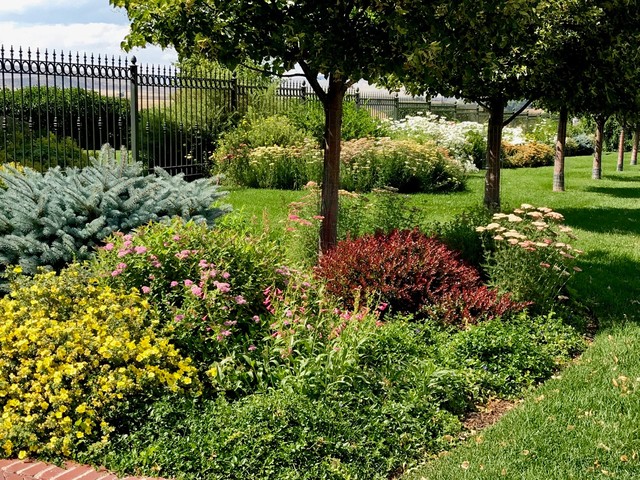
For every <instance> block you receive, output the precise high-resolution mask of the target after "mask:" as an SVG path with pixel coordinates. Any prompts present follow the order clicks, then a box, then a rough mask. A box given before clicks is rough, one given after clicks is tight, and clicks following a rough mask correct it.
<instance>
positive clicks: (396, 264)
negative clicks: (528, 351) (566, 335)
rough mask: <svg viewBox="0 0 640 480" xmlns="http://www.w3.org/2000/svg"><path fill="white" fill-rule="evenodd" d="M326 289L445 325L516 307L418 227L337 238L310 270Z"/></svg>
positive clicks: (343, 297)
mask: <svg viewBox="0 0 640 480" xmlns="http://www.w3.org/2000/svg"><path fill="white" fill-rule="evenodd" d="M315 272H316V275H317V276H318V277H320V278H323V279H324V280H325V281H326V283H327V291H328V292H329V293H330V294H332V295H334V296H336V297H338V298H340V299H341V300H342V301H343V302H344V305H345V307H347V308H352V307H353V305H354V303H355V301H356V298H365V297H368V296H371V295H373V296H379V297H380V300H381V301H382V302H385V303H388V304H389V306H390V308H391V310H392V311H394V312H404V313H414V314H423V315H429V316H434V317H436V318H439V319H440V320H442V321H444V322H445V323H449V324H465V323H475V322H476V321H477V320H478V319H480V318H482V317H495V316H501V315H503V314H505V313H507V312H512V311H518V310H522V309H523V308H524V307H525V306H526V305H525V304H516V303H515V302H512V301H511V300H510V299H509V298H508V297H499V296H498V295H497V293H496V292H495V291H493V290H489V289H488V288H487V287H486V286H483V285H482V281H481V278H480V274H479V273H478V271H477V270H476V269H475V268H473V267H471V266H468V265H466V264H465V263H464V262H463V261H462V260H460V258H459V257H458V254H457V253H456V252H454V251H453V250H451V249H449V248H448V247H447V246H446V245H445V244H444V243H442V242H441V241H439V240H437V239H435V238H432V237H428V236H426V235H425V234H423V233H421V232H420V231H418V230H402V231H393V232H391V233H390V234H386V235H385V234H376V235H367V236H364V237H360V238H357V239H355V240H345V241H342V242H339V243H338V245H337V246H336V247H335V248H334V249H333V250H331V251H329V252H327V253H326V254H324V255H323V256H322V257H321V258H320V261H319V263H318V266H317V267H316V269H315Z"/></svg>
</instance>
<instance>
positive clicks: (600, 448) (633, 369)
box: [229, 154, 640, 480]
mask: <svg viewBox="0 0 640 480" xmlns="http://www.w3.org/2000/svg"><path fill="white" fill-rule="evenodd" d="M626 163H627V164H628V160H627V162H626ZM603 164H604V165H603V171H604V172H605V173H604V176H603V179H602V180H599V181H598V180H592V179H591V158H590V157H573V158H569V159H567V171H566V186H567V191H566V192H560V193H559V192H552V188H551V186H552V169H551V168H538V169H519V170H504V171H503V172H502V189H501V195H502V202H503V206H504V207H505V208H503V210H504V209H506V207H508V206H511V207H516V206H518V205H520V204H521V203H531V204H533V205H536V206H541V205H545V206H548V207H551V208H553V209H554V210H557V211H559V212H561V213H563V214H564V215H565V217H566V224H567V225H569V226H571V227H573V228H574V230H575V233H576V235H577V236H578V241H577V242H576V246H577V247H578V248H582V249H583V250H585V252H586V253H585V254H584V255H583V256H582V257H580V262H579V264H580V266H581V268H582V269H583V272H582V273H581V274H580V275H576V276H575V278H574V281H573V283H572V285H571V287H572V288H573V289H574V290H575V294H576V295H577V296H578V297H579V298H581V299H582V300H583V301H584V302H585V303H586V304H587V305H588V306H589V307H590V309H591V310H592V311H593V312H594V314H595V316H596V317H597V319H598V322H599V325H600V331H599V333H598V334H597V335H596V337H595V339H594V342H593V345H592V346H591V347H590V348H589V350H588V351H587V352H586V353H585V354H584V355H583V356H582V357H581V358H580V359H579V360H577V361H576V363H575V365H573V366H571V367H570V368H568V369H566V370H565V371H564V372H562V373H561V374H560V375H558V377H557V378H555V379H553V380H550V381H549V382H547V383H546V384H545V385H543V386H541V387H540V388H539V389H537V390H535V391H532V392H530V393H529V394H528V395H527V397H526V398H525V400H524V401H523V402H522V404H520V405H519V406H518V407H517V408H515V409H514V410H513V411H512V412H510V413H509V414H507V415H506V416H505V417H504V418H503V419H502V420H501V421H500V422H498V423H497V424H496V425H495V426H494V427H491V428H489V429H487V430H485V431H483V432H481V433H480V434H478V435H477V436H474V437H472V438H471V439H470V440H468V441H467V442H465V443H464V444H462V445H460V446H458V447H457V448H452V451H451V452H450V454H448V455H446V456H442V457H439V458H437V459H433V460H431V461H430V462H428V463H427V464H425V465H423V466H422V467H420V468H417V469H415V470H414V471H412V472H409V473H407V474H406V475H405V476H404V477H403V479H406V480H414V479H429V480H436V479H495V478H514V479H515V478H517V479H565V478H567V479H568V478H575V479H582V478H585V479H586V478H596V477H600V476H602V477H613V478H624V479H631V478H638V476H639V475H640V434H639V431H638V425H640V324H639V323H640V322H639V320H640V308H639V307H640V216H639V215H638V211H639V209H638V201H639V199H640V168H639V167H637V166H635V167H630V166H628V165H627V164H625V171H624V172H616V171H615V155H614V154H607V155H605V157H604V161H603ZM483 183H484V180H483V177H482V175H481V174H476V175H473V176H472V177H471V178H470V179H469V183H468V189H467V190H466V191H464V192H459V193H453V194H448V195H427V194H424V195H422V194H418V195H412V196H411V197H409V199H408V203H409V204H411V205H414V206H416V207H417V208H419V210H420V212H421V215H422V216H423V217H424V219H425V220H427V221H446V220H448V219H451V218H453V217H455V216H456V215H459V214H460V213H461V212H464V211H466V210H470V209H473V208H476V207H478V206H479V205H480V203H481V201H482V189H483ZM300 196H302V193H301V192H274V191H251V190H241V191H234V192H233V193H232V194H231V196H230V198H229V200H230V202H231V203H232V204H233V205H234V206H235V207H243V208H244V209H245V210H246V211H247V212H249V213H251V214H253V215H256V216H258V217H264V218H267V219H270V223H271V224H272V225H277V224H278V223H277V222H278V221H279V219H283V218H285V216H286V211H287V209H286V204H287V202H289V201H294V200H296V199H298V198H300Z"/></svg>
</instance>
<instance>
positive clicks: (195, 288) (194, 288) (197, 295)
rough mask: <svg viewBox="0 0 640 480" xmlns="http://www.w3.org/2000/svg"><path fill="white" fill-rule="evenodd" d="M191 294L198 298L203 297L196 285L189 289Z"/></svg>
mask: <svg viewBox="0 0 640 480" xmlns="http://www.w3.org/2000/svg"><path fill="white" fill-rule="evenodd" d="M191 293H193V294H194V295H195V296H196V297H198V298H202V297H203V296H204V294H203V292H202V289H201V288H200V287H199V286H197V285H194V286H192V287H191Z"/></svg>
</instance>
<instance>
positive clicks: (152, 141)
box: [0, 46, 487, 177]
mask: <svg viewBox="0 0 640 480" xmlns="http://www.w3.org/2000/svg"><path fill="white" fill-rule="evenodd" d="M0 81H1V84H0V88H1V90H0V163H8V162H17V163H21V164H23V165H27V166H30V167H32V168H36V169H39V170H45V169H48V168H51V167H53V166H57V165H60V166H64V167H68V166H83V165H86V164H88V162H89V160H90V158H91V157H95V156H97V155H98V151H99V150H100V148H101V146H102V145H104V144H105V143H109V144H110V145H111V146H112V147H115V148H116V149H117V150H118V151H119V152H120V153H118V155H119V156H127V157H128V156H130V157H132V158H133V159H135V160H139V161H142V162H143V163H144V164H145V165H146V166H147V167H148V168H149V170H153V169H154V168H156V167H161V168H163V169H165V170H167V171H169V172H170V173H179V172H182V173H184V174H185V176H187V177H199V176H203V175H206V174H207V173H208V171H209V157H210V156H211V154H212V152H213V150H214V149H215V148H216V144H217V141H218V138H219V136H220V134H221V133H222V132H223V131H225V130H226V129H228V128H229V127H230V126H232V125H235V124H237V122H238V120H239V119H240V118H241V117H242V116H243V115H244V114H245V113H246V112H247V111H248V109H249V108H250V107H253V108H256V109H261V110H263V111H265V110H266V111H269V112H272V113H278V112H283V111H284V110H286V109H288V108H292V107H297V108H300V107H301V106H302V108H304V106H305V105H309V104H310V103H312V102H314V101H317V97H316V96H315V94H314V93H313V91H312V90H311V89H310V88H309V87H308V86H307V84H306V83H305V82H304V81H287V82H281V83H274V82H271V81H270V80H268V79H266V80H261V79H260V78H259V77H257V76H250V75H245V76H243V75H236V74H231V73H230V72H228V71H225V70H216V69H205V68H193V69H189V68H185V69H177V68H175V67H164V66H160V67H158V66H155V65H153V66H149V65H144V66H141V65H138V64H137V63H136V60H135V57H133V58H131V60H128V59H126V58H125V59H121V58H116V57H114V56H111V57H108V56H106V55H98V56H97V57H96V56H94V55H89V56H87V54H84V55H82V56H81V55H80V54H77V53H76V54H75V55H74V54H72V53H70V52H67V53H65V52H62V51H61V52H59V53H57V52H55V51H53V52H52V53H49V52H48V51H46V50H45V51H44V52H40V51H39V50H36V51H35V52H32V51H31V50H30V49H27V50H26V51H24V50H23V49H22V48H19V49H17V50H14V49H13V47H11V48H9V49H8V50H5V48H4V46H0ZM346 100H347V101H352V102H354V103H355V104H356V106H358V107H359V108H366V109H368V110H369V111H370V112H371V113H372V114H373V115H374V116H376V117H378V118H390V119H399V118H404V116H406V115H410V114H416V113H417V112H420V111H432V112H434V113H437V114H439V115H442V116H445V117H447V118H451V119H457V120H473V121H483V120H484V119H486V117H487V115H486V113H485V112H483V111H482V109H481V108H479V107H478V106H476V105H467V104H464V103H462V102H456V103H435V102H431V101H430V100H429V99H424V98H423V99H417V98H402V97H400V96H399V95H397V94H387V93H384V92H366V93H365V92H360V91H359V90H358V89H351V90H350V91H349V92H348V94H347V97H346Z"/></svg>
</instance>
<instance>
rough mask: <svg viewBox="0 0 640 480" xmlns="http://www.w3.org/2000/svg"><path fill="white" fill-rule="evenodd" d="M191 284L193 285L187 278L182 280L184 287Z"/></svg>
mask: <svg viewBox="0 0 640 480" xmlns="http://www.w3.org/2000/svg"><path fill="white" fill-rule="evenodd" d="M191 285H193V281H191V280H189V279H188V278H187V279H186V280H185V281H184V286H185V287H190V286H191Z"/></svg>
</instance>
